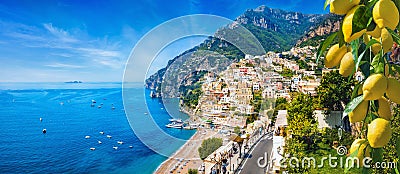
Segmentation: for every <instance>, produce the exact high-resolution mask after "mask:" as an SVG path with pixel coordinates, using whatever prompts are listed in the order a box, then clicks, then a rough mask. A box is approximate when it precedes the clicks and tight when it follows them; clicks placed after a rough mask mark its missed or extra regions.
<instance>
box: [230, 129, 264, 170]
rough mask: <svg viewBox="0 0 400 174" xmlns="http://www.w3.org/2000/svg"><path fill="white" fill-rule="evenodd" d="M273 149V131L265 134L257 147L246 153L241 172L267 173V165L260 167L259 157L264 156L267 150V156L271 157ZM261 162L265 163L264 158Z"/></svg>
mask: <svg viewBox="0 0 400 174" xmlns="http://www.w3.org/2000/svg"><path fill="white" fill-rule="evenodd" d="M271 150H272V133H268V134H267V135H265V136H264V137H263V138H262V139H261V140H260V141H259V142H258V143H257V144H256V145H255V147H254V148H253V149H252V150H251V151H250V152H249V153H248V154H246V155H245V159H244V160H245V161H244V164H243V166H242V167H241V169H240V170H239V172H238V173H239V174H265V171H266V169H267V167H264V168H262V167H259V165H258V158H260V157H264V158H265V152H267V154H268V155H267V158H270V156H271ZM260 163H261V164H263V163H264V160H261V161H260Z"/></svg>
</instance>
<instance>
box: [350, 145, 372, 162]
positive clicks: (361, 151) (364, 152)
mask: <svg viewBox="0 0 400 174" xmlns="http://www.w3.org/2000/svg"><path fill="white" fill-rule="evenodd" d="M357 150H358V152H357V156H356V157H357V158H358V163H359V164H360V166H361V165H362V164H363V163H362V161H363V159H364V157H370V156H371V148H370V147H368V142H367V140H366V139H355V140H354V141H353V143H352V144H351V146H350V150H349V153H350V154H352V153H354V152H355V151H357ZM354 162H356V161H354Z"/></svg>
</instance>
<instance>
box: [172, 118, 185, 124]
mask: <svg viewBox="0 0 400 174" xmlns="http://www.w3.org/2000/svg"><path fill="white" fill-rule="evenodd" d="M169 121H170V122H176V123H182V122H183V121H182V119H175V118H171V119H169Z"/></svg>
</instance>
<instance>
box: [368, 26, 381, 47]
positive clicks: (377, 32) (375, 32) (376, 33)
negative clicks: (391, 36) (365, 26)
mask: <svg viewBox="0 0 400 174" xmlns="http://www.w3.org/2000/svg"><path fill="white" fill-rule="evenodd" d="M367 34H368V35H370V36H372V37H375V38H379V37H381V29H380V28H379V27H378V26H376V27H375V29H374V30H372V31H367ZM367 43H368V42H367Z"/></svg>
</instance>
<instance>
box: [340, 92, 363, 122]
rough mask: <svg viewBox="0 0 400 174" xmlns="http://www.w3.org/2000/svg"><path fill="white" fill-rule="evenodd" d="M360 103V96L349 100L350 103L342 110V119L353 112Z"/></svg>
mask: <svg viewBox="0 0 400 174" xmlns="http://www.w3.org/2000/svg"><path fill="white" fill-rule="evenodd" d="M362 101H363V95H360V96H358V97H356V98H354V99H353V100H351V102H350V103H348V104H347V105H346V108H345V109H344V112H343V117H345V116H347V115H348V114H349V113H350V112H351V111H353V110H354V109H355V108H356V107H357V106H358V105H359V104H360V103H361V102H362Z"/></svg>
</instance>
